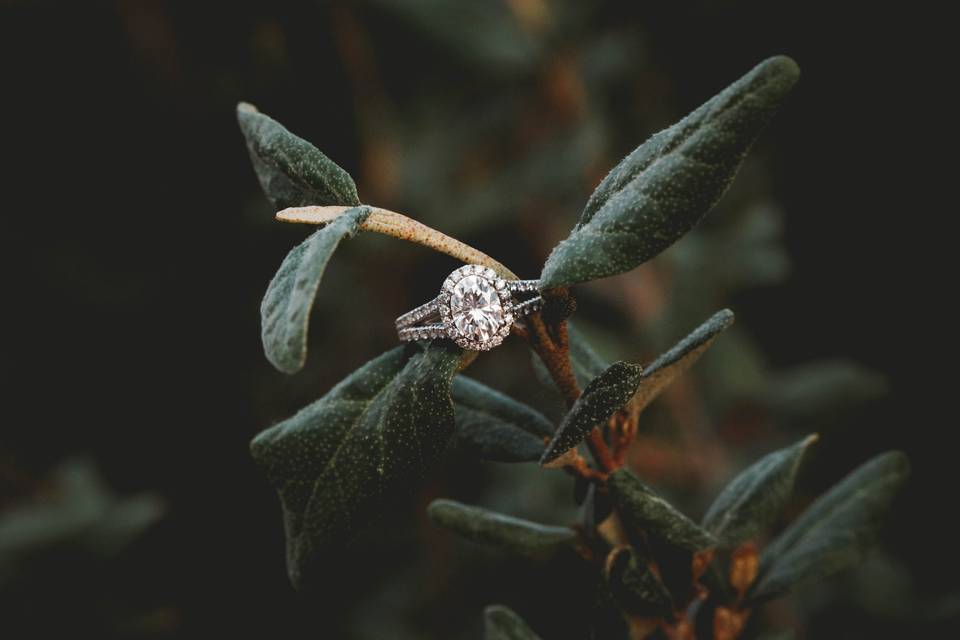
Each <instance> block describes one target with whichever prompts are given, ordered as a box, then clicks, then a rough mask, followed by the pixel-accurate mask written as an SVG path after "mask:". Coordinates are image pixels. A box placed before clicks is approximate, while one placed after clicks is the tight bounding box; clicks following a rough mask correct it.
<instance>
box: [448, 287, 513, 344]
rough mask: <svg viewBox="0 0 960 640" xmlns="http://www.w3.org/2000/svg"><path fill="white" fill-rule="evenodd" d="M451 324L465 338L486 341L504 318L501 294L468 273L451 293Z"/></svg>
mask: <svg viewBox="0 0 960 640" xmlns="http://www.w3.org/2000/svg"><path fill="white" fill-rule="evenodd" d="M450 316H451V319H452V321H453V326H454V327H455V328H456V330H457V331H458V332H459V333H460V334H461V335H462V336H463V337H465V338H468V339H471V340H477V341H480V342H488V341H489V340H490V339H491V338H493V337H494V336H496V334H497V331H499V329H500V328H501V327H502V326H503V324H504V322H505V321H506V320H505V317H504V309H503V305H502V304H501V303H500V296H499V295H498V294H497V290H496V289H495V288H494V286H493V284H492V283H491V282H490V281H489V280H487V279H486V278H483V277H481V276H477V275H468V276H466V277H464V278H463V279H462V280H460V282H458V283H457V284H456V286H454V287H453V291H452V292H451V294H450Z"/></svg>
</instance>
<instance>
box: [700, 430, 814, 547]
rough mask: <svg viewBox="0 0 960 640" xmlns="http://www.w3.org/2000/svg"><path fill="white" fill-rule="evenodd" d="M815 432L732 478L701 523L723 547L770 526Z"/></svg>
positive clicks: (734, 544) (767, 456)
mask: <svg viewBox="0 0 960 640" xmlns="http://www.w3.org/2000/svg"><path fill="white" fill-rule="evenodd" d="M816 441H817V435H816V434H814V435H810V436H807V437H806V438H804V439H803V440H801V441H800V442H797V443H796V444H794V445H792V446H789V447H786V448H784V449H780V450H779V451H774V452H773V453H770V454H767V455H766V456H764V457H763V458H761V459H760V460H759V461H757V462H755V463H754V464H753V465H751V466H750V467H748V468H747V469H746V470H745V471H743V472H742V473H740V475H738V476H737V477H736V478H734V479H733V480H732V481H731V482H730V484H728V485H727V486H726V488H724V490H723V491H721V492H720V495H719V496H717V499H716V500H714V501H713V504H711V505H710V508H709V509H707V513H706V515H705V516H703V527H704V528H705V529H707V530H708V531H710V533H712V534H713V535H714V536H716V537H717V539H718V540H720V541H721V542H722V543H723V544H724V546H726V547H735V546H737V545H738V544H740V543H742V542H746V541H747V540H750V539H752V538H755V537H757V536H758V535H760V534H761V533H762V532H764V531H766V530H767V529H768V528H769V527H770V526H772V525H773V524H774V523H775V522H776V521H777V519H778V518H779V517H780V515H781V514H782V513H783V508H784V507H785V506H786V504H787V501H788V500H789V499H790V495H791V494H792V493H793V484H794V481H795V480H796V478H797V471H799V469H800V463H801V462H802V461H803V458H804V454H806V452H807V449H808V448H809V447H810V445H812V444H813V443H814V442H816Z"/></svg>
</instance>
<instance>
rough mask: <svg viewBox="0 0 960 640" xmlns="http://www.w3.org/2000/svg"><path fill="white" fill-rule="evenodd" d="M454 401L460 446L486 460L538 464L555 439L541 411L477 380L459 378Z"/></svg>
mask: <svg viewBox="0 0 960 640" xmlns="http://www.w3.org/2000/svg"><path fill="white" fill-rule="evenodd" d="M453 401H454V413H455V414H456V420H457V441H458V443H459V444H460V446H461V447H462V448H464V449H466V450H467V451H469V452H471V453H473V454H474V455H476V456H477V457H479V458H483V459H484V460H493V461H496V462H530V461H533V460H537V459H539V458H540V456H541V455H542V454H543V450H544V447H545V446H546V445H545V443H544V438H546V437H550V436H551V435H553V424H552V423H551V422H550V421H549V420H547V419H546V418H545V417H544V416H543V414H541V413H540V412H539V411H537V410H536V409H533V408H532V407H529V406H527V405H525V404H523V403H522V402H518V401H517V400H514V399H513V398H511V397H509V396H507V395H504V394H502V393H500V392H499V391H495V390H493V389H491V388H490V387H488V386H486V385H484V384H480V383H479V382H477V381H476V380H472V379H470V378H467V377H464V376H457V377H456V378H455V379H454V380H453Z"/></svg>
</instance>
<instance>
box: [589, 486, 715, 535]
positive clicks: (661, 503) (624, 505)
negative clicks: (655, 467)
mask: <svg viewBox="0 0 960 640" xmlns="http://www.w3.org/2000/svg"><path fill="white" fill-rule="evenodd" d="M607 486H608V487H609V488H610V496H611V497H612V498H613V502H614V505H616V508H617V513H619V514H620V518H621V519H622V520H623V524H624V526H626V527H627V528H628V529H629V530H631V531H642V532H643V533H645V534H646V535H647V536H648V537H650V538H655V539H659V540H662V541H663V542H665V543H666V544H668V545H669V546H671V547H675V548H679V549H683V550H686V551H691V552H693V551H700V550H703V549H709V548H711V547H714V546H716V544H717V541H716V540H715V539H714V537H713V536H712V535H710V534H709V533H707V532H706V531H704V530H703V529H701V528H700V527H699V526H697V524H696V523H695V522H693V521H692V520H690V519H689V518H688V517H687V516H685V515H683V514H682V513H680V512H679V511H677V510H676V509H675V508H674V507H673V506H672V505H671V504H670V503H669V502H667V501H666V500H664V499H663V498H661V497H660V496H658V495H657V494H656V493H654V492H653V490H652V489H650V488H649V487H647V486H646V485H644V484H643V482H641V481H640V478H638V477H637V476H636V475H634V474H633V472H632V471H630V470H629V469H627V468H625V467H620V468H619V469H615V470H614V471H613V472H612V473H611V474H610V477H609V478H608V479H607Z"/></svg>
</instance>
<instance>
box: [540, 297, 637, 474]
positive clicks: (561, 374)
mask: <svg viewBox="0 0 960 640" xmlns="http://www.w3.org/2000/svg"><path fill="white" fill-rule="evenodd" d="M527 327H528V336H527V339H528V341H529V343H530V346H531V347H532V348H533V350H534V351H535V352H536V353H537V355H538V356H540V360H541V361H542V362H543V365H544V367H546V369H547V371H548V372H549V373H550V377H551V378H552V379H553V382H554V384H556V385H557V388H558V389H559V390H560V393H561V394H562V395H563V399H564V400H565V401H566V403H567V407H572V406H573V403H574V402H576V401H577V398H579V397H580V394H581V393H582V392H581V390H580V385H579V384H577V378H576V376H574V375H573V365H572V363H571V362H570V348H569V346H570V345H569V342H568V338H567V323H566V322H565V321H560V323H559V324H557V325H556V326H555V327H554V329H555V330H554V332H553V335H552V334H551V332H550V330H549V328H548V327H547V325H546V323H545V322H544V321H543V318H542V317H541V315H540V314H539V313H535V314H533V315H531V316H530V317H529V318H527ZM586 443H587V448H589V449H590V453H591V454H592V455H593V459H594V460H596V462H597V465H598V466H599V467H600V469H601V471H602V472H603V473H604V474H606V473H609V472H610V471H613V470H614V469H616V468H617V467H618V466H619V465H618V464H617V463H616V461H615V460H614V458H613V456H612V455H611V453H610V448H609V447H608V446H607V443H606V441H605V440H604V439H603V434H602V433H600V430H599V429H597V428H596V427H594V429H593V431H591V432H590V434H589V435H588V436H587V439H586Z"/></svg>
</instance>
